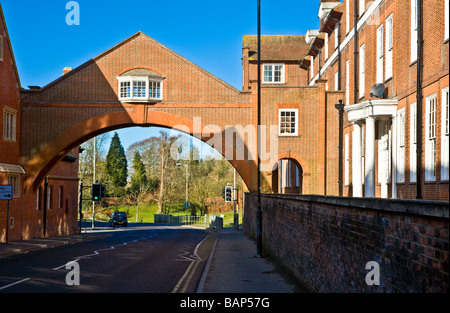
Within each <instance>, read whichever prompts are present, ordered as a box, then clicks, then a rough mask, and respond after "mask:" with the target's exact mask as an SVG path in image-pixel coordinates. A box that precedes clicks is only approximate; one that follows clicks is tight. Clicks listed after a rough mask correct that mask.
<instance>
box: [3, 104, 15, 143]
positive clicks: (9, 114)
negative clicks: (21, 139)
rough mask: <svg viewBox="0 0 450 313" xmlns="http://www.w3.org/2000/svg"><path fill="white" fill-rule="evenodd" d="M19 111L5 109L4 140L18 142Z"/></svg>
mask: <svg viewBox="0 0 450 313" xmlns="http://www.w3.org/2000/svg"><path fill="white" fill-rule="evenodd" d="M16 120H17V111H16V110H13V109H10V108H7V107H3V139H5V140H12V141H16V128H17V127H16Z"/></svg>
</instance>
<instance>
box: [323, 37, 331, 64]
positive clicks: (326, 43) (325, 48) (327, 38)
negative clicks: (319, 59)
mask: <svg viewBox="0 0 450 313" xmlns="http://www.w3.org/2000/svg"><path fill="white" fill-rule="evenodd" d="M329 36H330V35H328V33H325V45H324V47H323V48H324V50H325V61H326V60H327V59H328V41H329Z"/></svg>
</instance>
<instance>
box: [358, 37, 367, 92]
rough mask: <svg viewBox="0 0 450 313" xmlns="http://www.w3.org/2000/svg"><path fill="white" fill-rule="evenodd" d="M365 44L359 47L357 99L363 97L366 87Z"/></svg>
mask: <svg viewBox="0 0 450 313" xmlns="http://www.w3.org/2000/svg"><path fill="white" fill-rule="evenodd" d="M365 73H366V44H365V43H363V44H362V45H361V46H360V47H359V98H362V97H364V93H365V86H366V74H365Z"/></svg>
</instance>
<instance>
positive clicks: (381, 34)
mask: <svg viewBox="0 0 450 313" xmlns="http://www.w3.org/2000/svg"><path fill="white" fill-rule="evenodd" d="M383 37H384V29H383V24H381V25H380V26H379V27H378V29H377V83H382V82H384V80H383V70H384V64H383V60H384V45H383V42H384V38H383Z"/></svg>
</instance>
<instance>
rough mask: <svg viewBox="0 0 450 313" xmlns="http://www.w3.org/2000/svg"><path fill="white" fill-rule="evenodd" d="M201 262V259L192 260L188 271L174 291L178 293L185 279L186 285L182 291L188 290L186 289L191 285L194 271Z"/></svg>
mask: <svg viewBox="0 0 450 313" xmlns="http://www.w3.org/2000/svg"><path fill="white" fill-rule="evenodd" d="M200 262H201V261H192V262H191V264H189V267H188V268H187V270H186V272H185V273H184V275H183V276H182V277H181V279H180V280H179V281H178V283H177V285H176V286H175V288H174V289H173V290H172V293H177V292H178V289H180V287H181V285H182V284H183V281H184V285H183V288H181V291H180V292H181V293H185V292H186V289H187V287H188V286H189V283H190V282H191V279H192V276H194V273H195V271H196V270H197V267H198V264H199V263H200ZM186 278H187V279H186ZM185 279H186V280H185Z"/></svg>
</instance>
